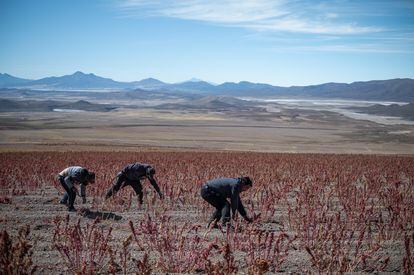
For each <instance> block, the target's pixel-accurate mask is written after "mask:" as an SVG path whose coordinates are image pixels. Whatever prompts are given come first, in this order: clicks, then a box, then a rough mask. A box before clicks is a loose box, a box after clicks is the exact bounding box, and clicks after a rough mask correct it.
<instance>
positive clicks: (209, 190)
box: [201, 177, 253, 227]
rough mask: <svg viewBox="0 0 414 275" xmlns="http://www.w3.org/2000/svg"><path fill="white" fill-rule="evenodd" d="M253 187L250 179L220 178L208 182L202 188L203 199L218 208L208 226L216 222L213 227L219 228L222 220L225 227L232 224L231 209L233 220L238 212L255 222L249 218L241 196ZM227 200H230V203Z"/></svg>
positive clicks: (249, 220)
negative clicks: (218, 223) (229, 223)
mask: <svg viewBox="0 0 414 275" xmlns="http://www.w3.org/2000/svg"><path fill="white" fill-rule="evenodd" d="M251 187H252V181H251V179H250V178H249V177H240V178H218V179H214V180H210V181H208V182H206V183H205V184H204V185H203V187H202V188H201V197H202V198H203V199H204V200H205V201H207V202H208V203H209V204H211V205H212V206H214V207H215V208H216V210H215V211H214V213H213V216H212V217H211V219H210V221H209V223H208V226H210V224H211V223H212V222H214V223H213V227H217V222H218V221H220V219H222V223H223V225H226V224H227V223H228V222H230V208H231V210H232V214H233V218H235V214H236V210H238V211H239V213H240V215H241V216H242V217H243V218H244V219H245V220H246V221H248V222H252V221H253V220H252V219H251V218H249V217H248V216H247V213H246V210H245V209H244V206H243V204H242V202H241V200H240V196H239V194H240V193H241V192H244V191H246V190H249V189H250V188H251ZM227 199H230V203H229V202H228V200H227Z"/></svg>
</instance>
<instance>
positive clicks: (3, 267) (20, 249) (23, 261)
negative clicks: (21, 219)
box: [0, 225, 36, 274]
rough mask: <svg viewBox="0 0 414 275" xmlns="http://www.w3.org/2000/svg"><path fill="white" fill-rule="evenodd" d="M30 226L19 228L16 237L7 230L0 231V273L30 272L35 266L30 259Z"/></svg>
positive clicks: (31, 252)
mask: <svg viewBox="0 0 414 275" xmlns="http://www.w3.org/2000/svg"><path fill="white" fill-rule="evenodd" d="M29 234H30V227H29V225H26V226H24V227H22V228H20V229H19V232H18V235H17V238H16V239H14V238H12V237H11V236H10V235H9V234H8V233H7V231H5V230H3V231H2V232H0V274H32V273H34V272H35V270H36V266H34V265H33V261H32V255H33V250H32V245H31V244H30V243H29V239H28V237H29Z"/></svg>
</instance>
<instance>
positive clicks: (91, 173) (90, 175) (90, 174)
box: [88, 172, 95, 180]
mask: <svg viewBox="0 0 414 275" xmlns="http://www.w3.org/2000/svg"><path fill="white" fill-rule="evenodd" d="M88 178H89V179H91V180H94V179H95V173H94V172H89V175H88Z"/></svg>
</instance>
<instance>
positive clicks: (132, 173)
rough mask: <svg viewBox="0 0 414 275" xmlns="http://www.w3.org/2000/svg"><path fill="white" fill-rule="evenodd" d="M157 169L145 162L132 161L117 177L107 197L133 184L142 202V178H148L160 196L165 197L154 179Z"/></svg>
mask: <svg viewBox="0 0 414 275" xmlns="http://www.w3.org/2000/svg"><path fill="white" fill-rule="evenodd" d="M154 174H155V169H154V168H153V167H152V166H151V165H149V164H144V163H139V162H137V163H132V164H129V165H127V166H125V167H124V169H122V171H121V172H119V173H118V175H117V178H116V180H115V182H114V184H113V185H112V187H111V188H110V189H109V190H108V191H107V192H106V197H105V199H108V198H110V197H111V196H112V195H113V194H115V193H116V192H118V191H119V189H121V188H123V187H125V186H128V185H129V186H131V187H132V189H134V191H135V193H136V194H137V196H138V201H139V203H140V204H142V202H143V201H142V198H143V196H144V194H143V192H142V184H141V180H142V179H145V178H147V179H148V180H149V182H150V183H151V185H152V186H153V187H154V189H155V191H157V193H158V195H159V196H160V198H161V199H162V198H163V194H162V192H161V190H160V188H159V186H158V184H157V182H156V181H155V179H154Z"/></svg>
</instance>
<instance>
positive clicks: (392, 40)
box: [0, 0, 414, 86]
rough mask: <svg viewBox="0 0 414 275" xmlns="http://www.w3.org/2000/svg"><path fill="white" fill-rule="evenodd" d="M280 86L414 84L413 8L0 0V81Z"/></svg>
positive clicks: (296, 1) (407, 2) (343, 3)
mask: <svg viewBox="0 0 414 275" xmlns="http://www.w3.org/2000/svg"><path fill="white" fill-rule="evenodd" d="M75 71H82V72H85V73H95V74H96V75H99V76H103V77H109V78H112V79H114V80H117V81H135V80H140V79H143V78H147V77H154V78H157V79H160V80H162V81H165V82H171V83H172V82H181V81H185V80H188V79H191V78H198V79H203V80H206V81H209V82H212V83H223V82H227V81H232V82H239V81H251V82H258V83H259V82H260V83H269V84H273V85H278V86H292V85H311V84H321V83H326V82H345V83H350V82H354V81H367V80H374V79H392V78H414V1H413V0H394V1H393V0H389V1H371V0H364V1H359V0H358V1H351V0H326V1H318V0H315V1H304V0H291V1H286V0H251V1H241V0H238V1H235V0H221V1H216V0H211V1H204V0H165V1H161V0H160V1H158V0H96V1H92V0H90V1H89V0H88V1H86V0H85V1H83V0H36V1H32V0H27V1H21V0H0V73H8V74H11V75H14V76H18V77H22V78H29V79H39V78H42V77H46V76H61V75H67V74H72V73H74V72H75Z"/></svg>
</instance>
